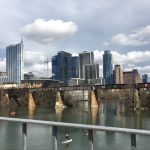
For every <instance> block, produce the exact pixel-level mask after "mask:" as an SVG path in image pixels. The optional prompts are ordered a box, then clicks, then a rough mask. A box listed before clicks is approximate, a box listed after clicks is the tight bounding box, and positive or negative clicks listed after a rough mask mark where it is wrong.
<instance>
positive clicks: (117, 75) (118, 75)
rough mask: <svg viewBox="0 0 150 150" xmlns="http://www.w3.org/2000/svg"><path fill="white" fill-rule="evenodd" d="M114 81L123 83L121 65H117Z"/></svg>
mask: <svg viewBox="0 0 150 150" xmlns="http://www.w3.org/2000/svg"><path fill="white" fill-rule="evenodd" d="M114 83H115V84H123V72H122V70H121V67H120V65H115V70H114Z"/></svg>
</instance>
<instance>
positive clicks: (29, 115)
mask: <svg viewBox="0 0 150 150" xmlns="http://www.w3.org/2000/svg"><path fill="white" fill-rule="evenodd" d="M34 113H35V107H34V106H33V107H28V117H29V119H33V118H34Z"/></svg>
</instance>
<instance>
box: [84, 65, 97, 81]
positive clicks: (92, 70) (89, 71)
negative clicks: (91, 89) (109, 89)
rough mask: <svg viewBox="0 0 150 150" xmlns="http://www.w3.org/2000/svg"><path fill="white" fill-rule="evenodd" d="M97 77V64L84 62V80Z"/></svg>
mask: <svg viewBox="0 0 150 150" xmlns="http://www.w3.org/2000/svg"><path fill="white" fill-rule="evenodd" d="M98 78H99V65H98V64H86V65H85V80H86V81H88V79H98Z"/></svg>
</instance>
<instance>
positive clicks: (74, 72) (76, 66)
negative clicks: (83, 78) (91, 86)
mask: <svg viewBox="0 0 150 150" xmlns="http://www.w3.org/2000/svg"><path fill="white" fill-rule="evenodd" d="M71 65H72V75H71V78H79V57H78V56H74V57H72V63H71Z"/></svg>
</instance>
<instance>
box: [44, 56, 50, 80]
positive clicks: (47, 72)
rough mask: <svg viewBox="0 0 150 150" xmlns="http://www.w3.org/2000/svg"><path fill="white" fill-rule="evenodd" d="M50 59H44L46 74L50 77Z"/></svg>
mask: <svg viewBox="0 0 150 150" xmlns="http://www.w3.org/2000/svg"><path fill="white" fill-rule="evenodd" d="M49 62H50V61H49V59H48V58H47V59H46V61H44V64H45V65H46V76H47V78H48V77H49V66H48V65H49Z"/></svg>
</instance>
